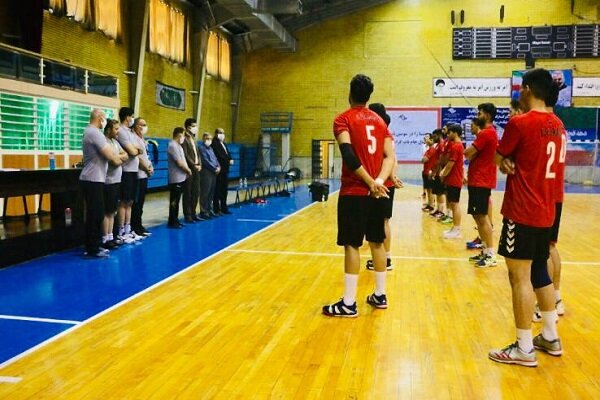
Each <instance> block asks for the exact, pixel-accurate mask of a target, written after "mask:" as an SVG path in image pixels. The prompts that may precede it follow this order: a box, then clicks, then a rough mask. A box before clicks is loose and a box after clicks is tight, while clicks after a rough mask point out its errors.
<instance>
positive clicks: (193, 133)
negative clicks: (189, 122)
mask: <svg viewBox="0 0 600 400" xmlns="http://www.w3.org/2000/svg"><path fill="white" fill-rule="evenodd" d="M190 132H191V134H192V135H194V136H196V135H197V134H198V127H197V126H193V127H191V128H190Z"/></svg>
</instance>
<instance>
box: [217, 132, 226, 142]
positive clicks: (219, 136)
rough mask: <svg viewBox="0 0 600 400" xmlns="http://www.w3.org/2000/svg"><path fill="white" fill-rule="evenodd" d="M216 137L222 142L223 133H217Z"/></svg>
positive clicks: (223, 138)
mask: <svg viewBox="0 0 600 400" xmlns="http://www.w3.org/2000/svg"><path fill="white" fill-rule="evenodd" d="M217 137H218V138H219V140H220V141H221V142H222V141H223V140H225V134H224V133H219V134H217Z"/></svg>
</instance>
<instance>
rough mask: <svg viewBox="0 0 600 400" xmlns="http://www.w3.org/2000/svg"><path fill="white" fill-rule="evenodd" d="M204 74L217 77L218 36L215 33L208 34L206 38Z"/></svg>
mask: <svg viewBox="0 0 600 400" xmlns="http://www.w3.org/2000/svg"><path fill="white" fill-rule="evenodd" d="M206 73H207V74H209V75H211V76H214V77H215V78H217V77H219V36H218V35H217V34H216V33H215V32H210V33H209V36H208V48H207V49H206Z"/></svg>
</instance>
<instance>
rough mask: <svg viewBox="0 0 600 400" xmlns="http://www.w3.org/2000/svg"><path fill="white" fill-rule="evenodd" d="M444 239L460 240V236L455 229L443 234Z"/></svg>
mask: <svg viewBox="0 0 600 400" xmlns="http://www.w3.org/2000/svg"><path fill="white" fill-rule="evenodd" d="M443 238H444V239H462V234H461V233H460V231H459V230H457V229H450V230H449V231H448V232H444V235H443Z"/></svg>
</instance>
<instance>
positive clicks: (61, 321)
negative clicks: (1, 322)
mask: <svg viewBox="0 0 600 400" xmlns="http://www.w3.org/2000/svg"><path fill="white" fill-rule="evenodd" d="M0 319H13V320H18V321H33V322H49V323H51V324H67V325H77V324H80V323H81V321H71V320H68V319H52V318H37V317H23V316H20V315H2V314H0Z"/></svg>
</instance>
